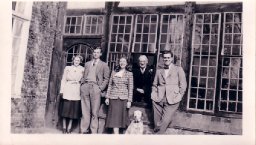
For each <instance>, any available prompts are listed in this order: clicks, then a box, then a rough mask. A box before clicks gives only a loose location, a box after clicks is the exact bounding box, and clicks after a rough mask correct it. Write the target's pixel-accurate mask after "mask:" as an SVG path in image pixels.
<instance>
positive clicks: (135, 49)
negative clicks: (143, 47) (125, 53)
mask: <svg viewBox="0 0 256 145" xmlns="http://www.w3.org/2000/svg"><path fill="white" fill-rule="evenodd" d="M134 52H140V44H135V45H134Z"/></svg>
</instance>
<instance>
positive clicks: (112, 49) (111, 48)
mask: <svg viewBox="0 0 256 145" xmlns="http://www.w3.org/2000/svg"><path fill="white" fill-rule="evenodd" d="M110 51H111V52H115V51H116V49H115V44H110Z"/></svg>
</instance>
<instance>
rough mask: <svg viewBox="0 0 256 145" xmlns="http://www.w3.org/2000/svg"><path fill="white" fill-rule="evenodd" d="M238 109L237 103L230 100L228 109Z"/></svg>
mask: <svg viewBox="0 0 256 145" xmlns="http://www.w3.org/2000/svg"><path fill="white" fill-rule="evenodd" d="M235 110H236V103H235V102H229V103H228V111H235Z"/></svg>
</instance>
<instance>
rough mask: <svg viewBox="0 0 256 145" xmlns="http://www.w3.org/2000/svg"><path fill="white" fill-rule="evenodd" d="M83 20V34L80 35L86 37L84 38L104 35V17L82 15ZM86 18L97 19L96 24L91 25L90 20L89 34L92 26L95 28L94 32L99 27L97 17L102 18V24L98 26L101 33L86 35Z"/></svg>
mask: <svg viewBox="0 0 256 145" xmlns="http://www.w3.org/2000/svg"><path fill="white" fill-rule="evenodd" d="M83 17H84V20H83V22H84V23H83V34H82V35H86V36H92V35H103V33H104V31H105V30H104V24H105V16H104V15H84V16H83ZM87 17H91V19H92V18H93V17H96V18H97V23H96V24H92V20H91V23H90V32H91V30H92V25H93V26H96V31H97V28H98V27H99V17H102V23H101V24H100V25H101V32H98V33H86V26H88V25H87Z"/></svg>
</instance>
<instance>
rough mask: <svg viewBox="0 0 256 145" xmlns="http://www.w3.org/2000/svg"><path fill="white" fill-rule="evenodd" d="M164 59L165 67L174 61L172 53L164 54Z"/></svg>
mask: <svg viewBox="0 0 256 145" xmlns="http://www.w3.org/2000/svg"><path fill="white" fill-rule="evenodd" d="M163 58H164V65H170V64H171V63H172V61H173V57H172V55H171V54H170V53H167V54H164V55H163Z"/></svg>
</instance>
